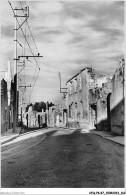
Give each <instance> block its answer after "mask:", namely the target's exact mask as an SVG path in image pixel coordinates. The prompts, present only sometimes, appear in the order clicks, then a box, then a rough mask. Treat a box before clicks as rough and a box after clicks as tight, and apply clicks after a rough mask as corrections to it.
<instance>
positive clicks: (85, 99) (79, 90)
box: [66, 67, 93, 127]
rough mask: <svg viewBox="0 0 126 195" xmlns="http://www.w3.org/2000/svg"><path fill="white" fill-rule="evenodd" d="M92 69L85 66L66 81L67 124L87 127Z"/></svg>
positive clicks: (88, 122)
mask: <svg viewBox="0 0 126 195" xmlns="http://www.w3.org/2000/svg"><path fill="white" fill-rule="evenodd" d="M92 77H93V70H92V68H88V67H87V68H85V69H83V70H81V71H80V72H79V73H78V74H77V75H75V76H74V77H72V78H71V79H70V80H68V81H67V83H66V85H67V95H66V105H67V106H66V107H67V111H68V125H69V124H72V123H73V125H74V126H78V127H89V125H90V117H89V115H90V111H89V89H90V87H91V86H92V85H93V79H92Z"/></svg>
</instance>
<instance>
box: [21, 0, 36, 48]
mask: <svg viewBox="0 0 126 195" xmlns="http://www.w3.org/2000/svg"><path fill="white" fill-rule="evenodd" d="M20 5H21V8H22V11H23V12H24V10H23V6H22V3H21V1H20ZM26 23H27V25H28V28H29V31H30V34H31V37H32V40H33V42H34V44H35V47H36V50H37V52H39V51H38V48H37V45H36V43H35V39H34V36H33V34H32V32H31V29H30V26H29V24H28V21H26Z"/></svg>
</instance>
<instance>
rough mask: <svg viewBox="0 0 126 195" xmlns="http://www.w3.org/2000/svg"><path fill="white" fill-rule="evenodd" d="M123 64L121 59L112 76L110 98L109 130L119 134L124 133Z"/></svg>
mask: <svg viewBox="0 0 126 195" xmlns="http://www.w3.org/2000/svg"><path fill="white" fill-rule="evenodd" d="M124 65H125V61H124V59H122V60H121V61H120V64H119V67H118V68H117V70H116V72H115V74H114V76H113V78H112V94H111V98H110V109H111V131H112V132H114V133H117V134H119V135H124Z"/></svg>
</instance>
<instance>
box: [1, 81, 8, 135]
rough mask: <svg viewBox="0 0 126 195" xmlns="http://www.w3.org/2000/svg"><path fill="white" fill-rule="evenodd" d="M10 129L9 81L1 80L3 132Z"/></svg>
mask: <svg viewBox="0 0 126 195" xmlns="http://www.w3.org/2000/svg"><path fill="white" fill-rule="evenodd" d="M7 130H8V93H7V82H6V81H5V80H4V79H2V80H1V133H4V132H6V131H7Z"/></svg>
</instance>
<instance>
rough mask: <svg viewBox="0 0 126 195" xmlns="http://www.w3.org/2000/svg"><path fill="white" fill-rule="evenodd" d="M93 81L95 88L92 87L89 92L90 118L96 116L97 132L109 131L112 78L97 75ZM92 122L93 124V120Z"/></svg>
mask: <svg viewBox="0 0 126 195" xmlns="http://www.w3.org/2000/svg"><path fill="white" fill-rule="evenodd" d="M93 79H94V83H95V86H92V87H91V88H90V92H89V104H90V113H91V114H90V116H91V118H92V117H94V116H95V127H97V130H107V131H109V130H110V129H109V126H108V117H109V113H110V111H109V110H110V105H108V95H109V94H110V93H111V76H106V75H99V74H95V75H94V78H93ZM91 121H92V122H93V120H92V119H91ZM91 127H93V126H92V125H91Z"/></svg>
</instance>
